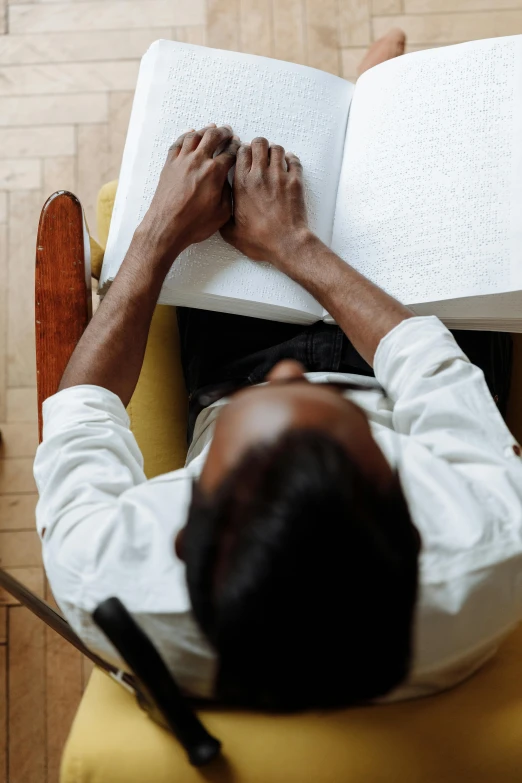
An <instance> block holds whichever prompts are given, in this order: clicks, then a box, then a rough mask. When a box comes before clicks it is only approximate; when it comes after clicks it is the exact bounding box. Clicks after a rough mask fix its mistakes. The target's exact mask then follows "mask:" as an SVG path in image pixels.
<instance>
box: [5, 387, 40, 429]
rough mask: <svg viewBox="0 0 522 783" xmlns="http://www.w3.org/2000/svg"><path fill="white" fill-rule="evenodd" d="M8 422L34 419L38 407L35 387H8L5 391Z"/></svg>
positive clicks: (36, 415) (35, 418)
mask: <svg viewBox="0 0 522 783" xmlns="http://www.w3.org/2000/svg"><path fill="white" fill-rule="evenodd" d="M6 400H7V405H6V408H7V411H6V417H5V418H6V420H7V421H8V422H30V421H33V422H34V421H36V420H37V417H38V408H37V400H36V387H35V386H33V387H30V388H25V387H24V388H12V389H10V388H8V389H7V392H6Z"/></svg>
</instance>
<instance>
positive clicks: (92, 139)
mask: <svg viewBox="0 0 522 783" xmlns="http://www.w3.org/2000/svg"><path fill="white" fill-rule="evenodd" d="M77 173H78V192H77V194H76V195H77V196H78V198H79V199H80V201H81V202H82V206H83V209H84V211H85V215H86V217H87V222H88V224H89V227H90V231H91V233H92V234H93V235H96V202H97V199H98V191H99V190H100V188H101V187H102V185H104V184H105V183H106V182H108V181H109V180H110V179H111V176H110V174H111V172H110V157H109V129H108V126H107V125H80V126H79V127H78V169H77Z"/></svg>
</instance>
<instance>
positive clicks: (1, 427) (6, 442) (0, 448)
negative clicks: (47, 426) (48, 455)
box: [0, 422, 38, 459]
mask: <svg viewBox="0 0 522 783" xmlns="http://www.w3.org/2000/svg"><path fill="white" fill-rule="evenodd" d="M0 431H1V432H2V442H1V443H0V458H1V459H10V458H12V457H34V454H35V451H36V447H37V445H38V430H37V427H36V426H35V424H32V423H25V422H24V423H22V422H17V423H14V424H10V423H5V424H0Z"/></svg>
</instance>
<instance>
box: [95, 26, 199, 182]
mask: <svg viewBox="0 0 522 783" xmlns="http://www.w3.org/2000/svg"><path fill="white" fill-rule="evenodd" d="M185 29H186V28H185ZM133 98H134V92H132V91H130V92H111V94H110V96H109V128H108V134H109V135H108V139H107V145H108V150H107V152H108V155H109V159H108V161H107V172H106V177H107V180H112V179H117V178H118V177H119V174H120V166H121V159H122V156H123V148H124V146H125V138H126V136H127V128H128V127H129V120H130V115H131V109H132V101H133Z"/></svg>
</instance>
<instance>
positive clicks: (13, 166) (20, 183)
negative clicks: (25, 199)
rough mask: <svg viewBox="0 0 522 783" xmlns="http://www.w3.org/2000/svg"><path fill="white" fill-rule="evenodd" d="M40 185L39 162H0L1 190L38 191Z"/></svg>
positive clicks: (40, 165) (11, 159) (29, 160)
mask: <svg viewBox="0 0 522 783" xmlns="http://www.w3.org/2000/svg"><path fill="white" fill-rule="evenodd" d="M1 78H2V77H1V74H0V79H1ZM41 184H42V164H41V162H40V161H39V160H35V159H32V158H31V159H26V158H10V159H9V160H0V188H2V190H39V189H40V187H41Z"/></svg>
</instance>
